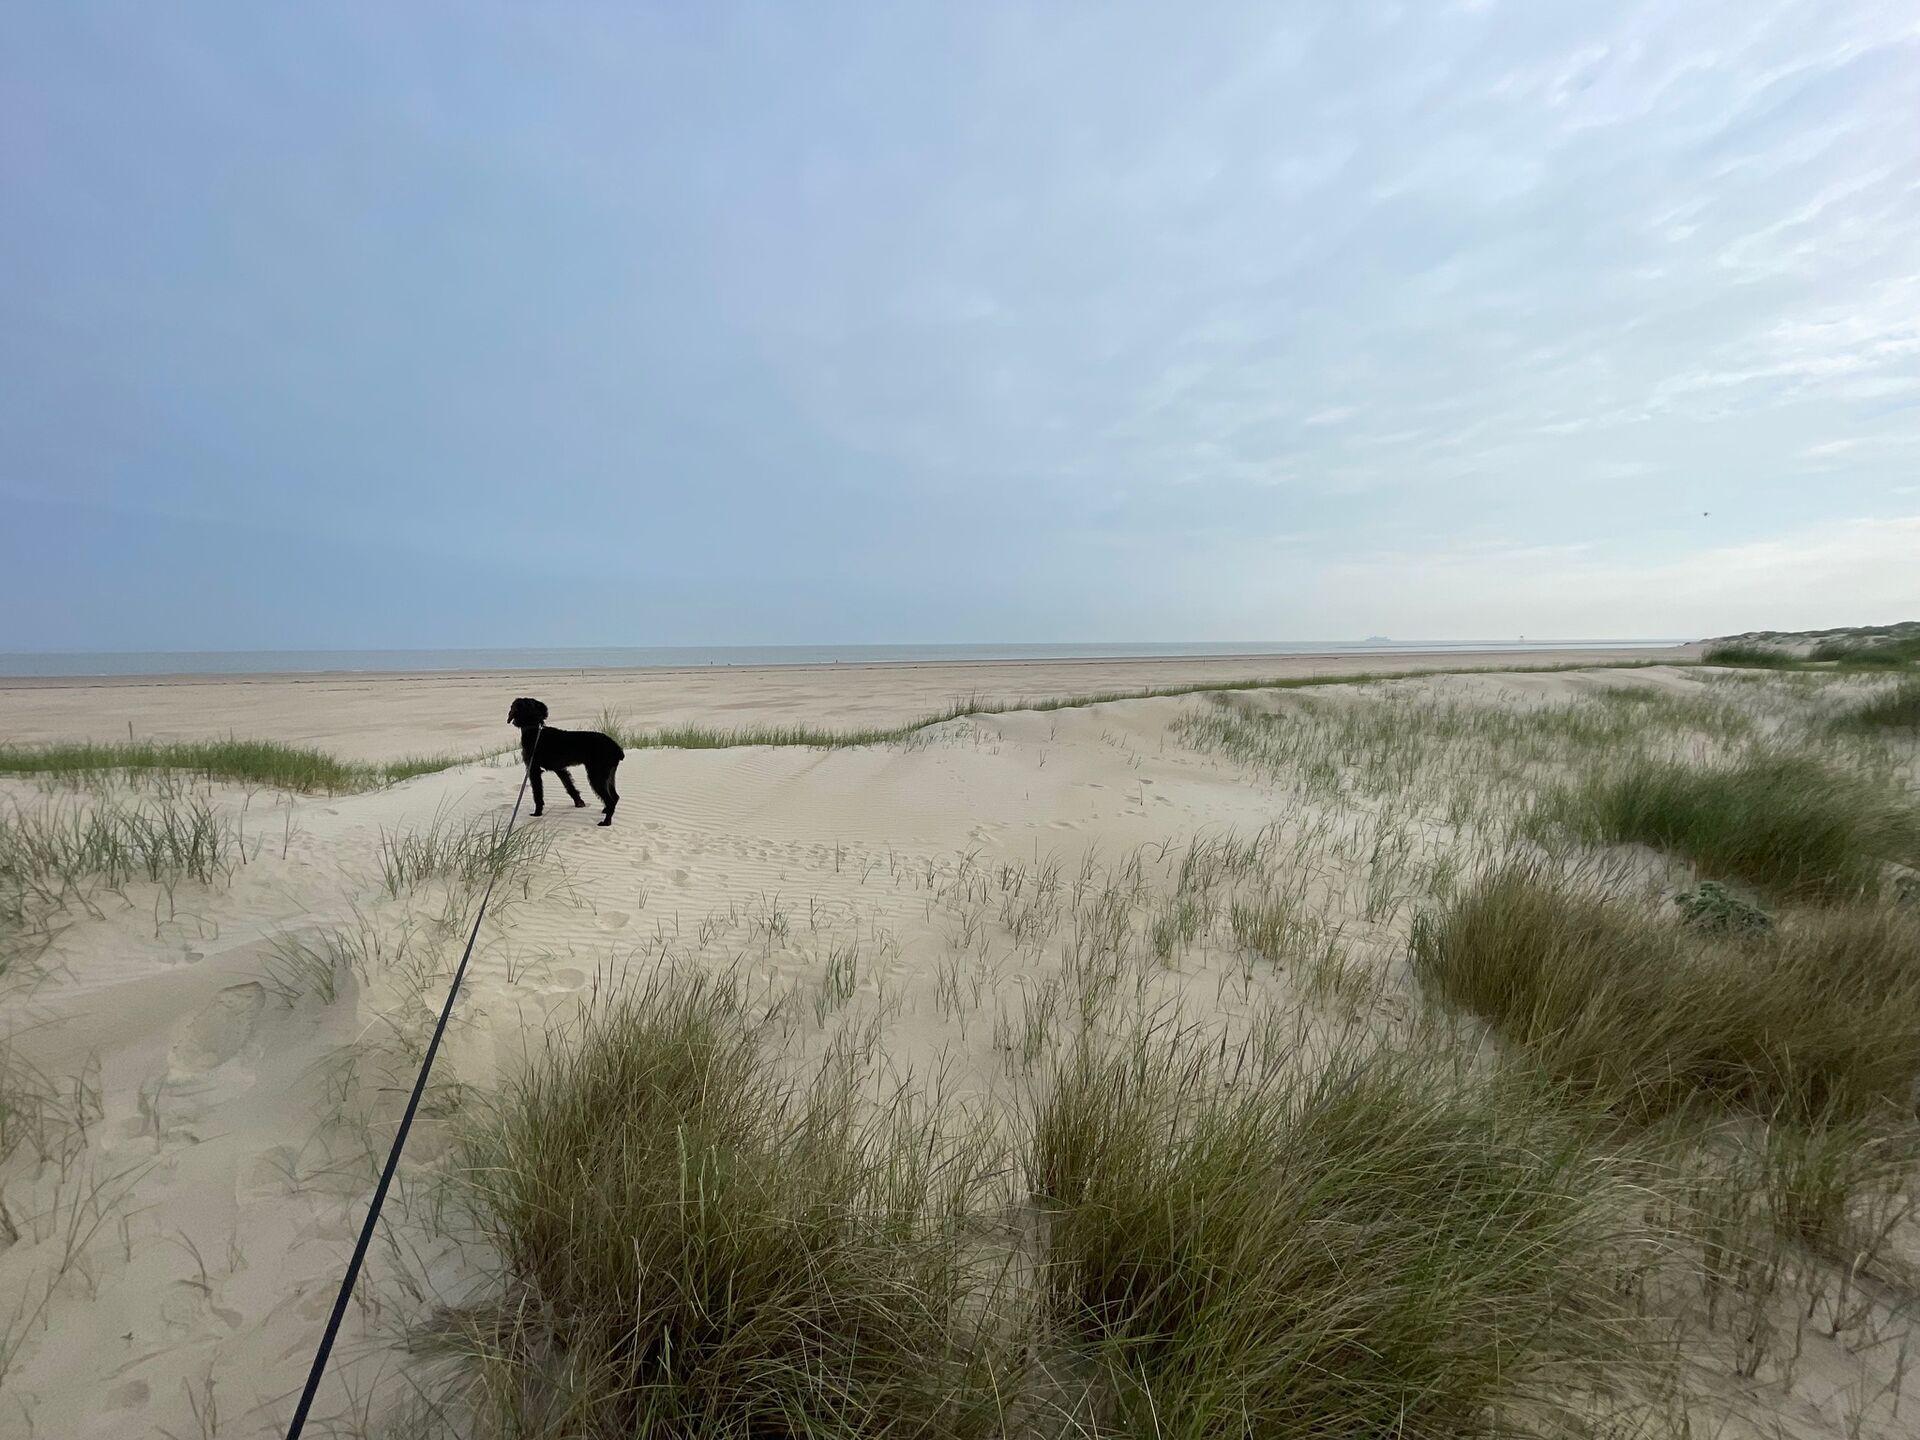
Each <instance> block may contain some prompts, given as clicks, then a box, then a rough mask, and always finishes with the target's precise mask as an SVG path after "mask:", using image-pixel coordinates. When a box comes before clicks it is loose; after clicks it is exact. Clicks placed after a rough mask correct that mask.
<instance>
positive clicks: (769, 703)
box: [0, 646, 1698, 760]
mask: <svg viewBox="0 0 1920 1440" xmlns="http://www.w3.org/2000/svg"><path fill="white" fill-rule="evenodd" d="M1697 649H1698V647H1697V646H1679V647H1673V648H1666V649H1658V650H1551V651H1533V652H1528V653H1526V654H1514V653H1511V652H1498V651H1483V652H1472V651H1466V652H1460V653H1457V654H1444V655H1441V654H1432V653H1423V654H1382V653H1373V652H1367V653H1363V654H1356V655H1344V656H1342V655H1288V656H1272V655H1263V656H1243V657H1209V658H1205V659H1155V660H1040V661H1018V662H1013V661H986V662H979V663H967V664H939V665H918V664H888V665H792V666H732V667H708V668H706V669H698V670H515V671H487V672H479V673H470V674H463V673H445V674H441V673H436V674H423V675H256V676H246V675H234V676H227V675H185V676H128V677H104V678H98V679H34V678H25V679H22V678H5V677H0V735H5V736H6V737H7V738H9V739H10V740H14V741H27V742H33V741H42V740H59V739H73V738H78V739H90V740H124V739H125V738H126V737H127V727H128V725H129V724H131V725H132V726H133V729H134V733H135V734H137V735H138V736H139V737H140V738H142V739H148V740H156V739H157V740H178V739H198V738H204V737H207V736H220V735H226V734H229V733H231V734H235V735H241V736H245V737H248V738H250V739H252V738H259V739H271V740H284V741H287V742H289V743H296V744H306V745H318V746H320V747H321V748H322V749H325V750H329V751H331V752H333V753H334V754H336V755H338V756H340V757H341V758H342V759H347V760H384V759H391V758H394V757H397V756H401V755H418V754H445V753H457V754H473V753H480V752H485V751H490V750H494V749H501V748H505V747H507V746H510V745H512V744H514V743H516V737H515V735H514V732H513V731H511V730H509V729H508V728H507V724H506V715H507V704H508V702H509V701H510V700H512V699H513V698H514V697H515V696H516V695H532V696H536V697H538V698H540V699H543V700H545V701H546V702H547V703H548V705H549V706H551V707H552V710H553V723H554V724H556V725H562V726H567V727H570V728H575V729H579V728H584V727H587V726H590V725H591V724H592V723H593V721H594V718H595V717H596V716H598V715H599V714H600V712H601V710H602V709H603V708H611V709H614V710H617V711H619V712H621V713H622V714H623V715H624V716H625V718H626V719H627V720H628V721H629V722H630V723H632V724H635V725H639V726H664V725H678V724H686V723H699V724H703V725H715V726H741V725H758V724H796V725H797V724H807V725H833V726H843V727H849V728H860V727H879V726H890V725H899V724H902V723H904V722H906V721H909V720H917V719H919V718H920V717H922V716H924V715H928V714H931V713H934V712H936V711H940V710H943V709H945V708H947V707H948V706H949V705H951V704H953V703H954V702H955V701H957V700H961V699H964V698H966V697H968V696H979V697H983V698H987V699H995V700H1004V699H1024V700H1038V699H1043V698H1047V697H1052V696H1062V695H1087V694H1105V693H1109V692H1112V691H1116V690H1145V689H1153V688H1158V687H1165V686H1174V685H1195V684H1219V683H1222V682H1227V681H1234V680H1245V679H1249V678H1256V677H1257V678H1263V679H1277V678H1282V677H1289V676H1305V675H1352V674H1357V673H1361V672H1366V673H1371V674H1380V675H1385V674H1400V673H1402V672H1404V671H1407V670H1424V669H1433V668H1438V667H1445V668H1448V669H1472V668H1475V667H1480V666H1510V665H1564V664H1577V663H1581V662H1594V663H1605V662H1607V661H1612V660H1674V659H1688V658H1692V657H1693V656H1694V654H1695V653H1696V651H1697Z"/></svg>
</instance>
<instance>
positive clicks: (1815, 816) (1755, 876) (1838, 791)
mask: <svg viewBox="0 0 1920 1440" xmlns="http://www.w3.org/2000/svg"><path fill="white" fill-rule="evenodd" d="M1539 815H1540V817H1541V818H1542V819H1544V820H1547V821H1551V822H1555V823H1558V824H1560V825H1563V826H1565V827H1567V828H1569V829H1571V830H1572V831H1574V832H1575V833H1577V834H1578V835H1580V836H1581V837H1582V838H1584V839H1586V840H1588V841H1592V842H1598V843H1608V842H1613V843H1617V842H1621V841H1638V842H1640V843H1642V844H1646V845H1652V846H1655V847H1657V848H1659V849H1663V850H1669V851H1672V852H1674V853H1675V854H1678V855H1682V856H1684V857H1686V858H1687V859H1688V860H1690V861H1692V862H1693V863H1694V864H1696V865H1698V866H1699V867H1700V868H1701V869H1702V870H1703V871H1705V872H1706V873H1707V874H1709V875H1714V876H1719V877H1723V878H1728V879H1735V880H1744V881H1746V882H1748V883H1750V884H1754V885H1758V886H1762V887H1764V888H1766V889H1768V890H1770V891H1772V892H1774V893H1776V894H1778V895H1780V896H1782V897H1784V898H1787V899H1795V900H1817V901H1836V900H1842V899H1847V898H1850V897H1855V896H1861V895H1871V894H1873V893H1875V892H1877V891H1878V890H1879V889H1880V888H1881V885H1882V882H1883V878H1884V865H1885V862H1887V861H1889V860H1893V861H1899V862H1903V863H1907V864H1913V863H1915V862H1916V861H1920V807H1916V805H1915V804H1914V802H1913V800H1912V798H1911V797H1910V796H1908V795H1907V794H1906V793H1904V790H1903V787H1901V786H1899V785H1898V784H1897V783H1895V782H1893V781H1891V780H1890V779H1889V777H1887V776H1885V775H1883V774H1875V773H1871V772H1869V771H1867V770H1863V769H1853V768H1842V767H1841V766H1838V765H1835V764H1832V763H1829V762H1828V761H1825V760H1821V759H1816V758H1814V757H1813V756H1811V755H1807V754H1802V753H1794V752H1787V751H1779V750H1761V751H1755V752H1753V753H1751V754H1749V755H1748V756H1746V757H1745V758H1743V759H1741V760H1739V761H1737V762H1736V763H1734V764H1732V765H1728V766H1700V765H1694V764H1687V763H1683V762H1678V761H1666V760H1655V759H1649V758H1644V757H1641V758H1636V759H1633V760H1630V761H1627V762H1625V763H1613V764H1610V765H1607V766H1605V767H1604V768H1602V769H1599V770H1597V771H1595V772H1593V773H1591V774H1590V775H1589V776H1588V777H1587V778H1586V779H1585V780H1584V781H1583V782H1581V783H1580V784H1578V785H1575V786H1573V787H1570V788H1567V789H1564V790H1561V791H1559V792H1556V793H1554V794H1551V795H1549V796H1548V797H1547V798H1546V799H1545V801H1544V802H1543V804H1542V806H1541V809H1540V811H1539Z"/></svg>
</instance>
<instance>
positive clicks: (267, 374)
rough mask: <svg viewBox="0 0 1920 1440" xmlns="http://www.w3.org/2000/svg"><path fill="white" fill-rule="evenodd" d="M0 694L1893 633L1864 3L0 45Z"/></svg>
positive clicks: (1875, 46)
mask: <svg viewBox="0 0 1920 1440" xmlns="http://www.w3.org/2000/svg"><path fill="white" fill-rule="evenodd" d="M6 31H7V41H6V43H5V45H4V46H0V217H3V219H0V505H3V506H4V509H3V510H0V513H3V514H4V516H5V521H4V524H0V650H76V649H97V650H137V649H164V650H185V649H225V648H234V649H288V648H328V647H339V648H360V647H394V648H399V647H416V646H419V647H439V646H511V645H524V646H535V645H623V644H624V645H672V644H808V643H821V644H831V643H843V644H854V643H867V642H874V643H912V642H929V643H931V642H996V641H998V642H1009V641H1075V640H1081V641H1126V640H1156V641H1174V640H1236V639H1244V640H1287V639H1302V640H1306V639H1344V638H1351V637H1358V636H1363V635H1375V634H1378V635H1386V636H1390V637H1393V638H1395V639H1408V640H1416V639H1418V640H1433V639H1511V638H1513V637H1515V636H1518V635H1526V636H1529V637H1534V638H1544V637H1576V638H1598V637H1688V636H1696V635H1710V634H1719V633H1727V632H1731V631H1738V630H1747V629H1755V628H1800V627H1809V626H1825V625H1840V624H1860V623H1876V622H1885V621H1890V620H1896V619H1911V618H1920V10H1917V9H1916V8H1915V7H1914V6H1912V5H1910V4H1905V3H1894V0H1887V3H1852V0H1819V3H1810V0H1796V3H1792V4H1775V3H1762V0H1689V3H1672V4H1633V3H1620V4H1613V3H1609V4H1604V5H1596V4H1592V3H1590V0H1582V3H1559V0H1504V3H1498V0H1495V3H1461V4H1443V3H1438V0H1432V3H1418V4H1415V3H1408V4H1386V3H1371V0H1338V3H1336V0H1322V3H1315V4H1307V3H1291V4H1284V5H1276V4H1272V3H1267V0H1260V3H1249V4H1215V3H1207V0H1202V3H1197V4H1182V5H1168V4H1164V3H1159V0H1154V3H1146V4H1133V5H1129V4H1115V5H1069V4H1059V3H1049V4H1032V5H1008V4H997V3H992V0H987V3H968V4H953V5H906V6H898V5H881V4H868V5H847V6H841V5H835V4H829V3H819V4H808V5H790V4H765V5H736V4H730V3H702V4H688V3H676V4H663V5H643V4H636V3H618V4H605V5H581V4H566V3H544V4H539V5H526V4H521V3H513V4H497V5H490V4H484V3H471V0H462V3H459V4H431V3H424V0H423V3H409V4H405V5H394V4H390V3H379V4H354V3H333V4H328V5H320V6H297V7H296V6H266V5H260V4H258V3H255V0H247V3H230V4H218V3H205V4H196V5H193V6H160V5H153V4H150V3H144V0H140V3H127V4H95V3H88V0H74V3H69V4H59V5H42V4H31V3H24V0H20V3H14V4H10V5H9V6H8V7H7V20H6Z"/></svg>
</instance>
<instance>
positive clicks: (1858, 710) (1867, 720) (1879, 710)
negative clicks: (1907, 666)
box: [1833, 676, 1920, 731]
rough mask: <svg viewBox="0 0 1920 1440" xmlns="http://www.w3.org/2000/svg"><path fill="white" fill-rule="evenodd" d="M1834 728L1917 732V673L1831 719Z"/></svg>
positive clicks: (1919, 706)
mask: <svg viewBox="0 0 1920 1440" xmlns="http://www.w3.org/2000/svg"><path fill="white" fill-rule="evenodd" d="M1833 723H1834V725H1835V727H1836V728H1838V729H1841V730H1854V731H1886V730H1914V731H1920V676H1908V677H1905V678H1903V679H1901V680H1900V681H1899V683H1898V684H1896V685H1894V686H1892V687H1891V688H1889V689H1885V690H1880V691H1877V692H1876V693H1874V694H1872V695H1870V696H1868V697H1867V698H1866V699H1865V700H1862V701H1860V702H1859V703H1858V704H1856V705H1854V706H1852V707H1851V708H1849V709H1847V710H1843V711H1842V712H1840V713H1839V714H1838V715H1836V716H1835V717H1834V718H1833Z"/></svg>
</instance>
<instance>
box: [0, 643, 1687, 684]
mask: <svg viewBox="0 0 1920 1440" xmlns="http://www.w3.org/2000/svg"><path fill="white" fill-rule="evenodd" d="M1703 643H1704V642H1700V641H1676V642H1674V643H1672V644H1669V645H1640V644H1633V643H1623V644H1620V645H1539V646H1532V645H1529V646H1505V647H1501V648H1498V649H1494V648H1489V647H1487V646H1484V645H1479V646H1460V647H1457V648H1456V647H1429V648H1422V649H1410V648H1409V649H1397V648H1396V649H1388V648H1385V647H1381V648H1370V649H1354V650H1247V651H1233V652H1230V653H1219V654H1214V653H1207V654H1196V655H1065V656H1022V657H1008V658H1001V657H994V656H982V657H978V658H964V659H951V660H949V659H932V660H797V661H792V662H787V663H779V662H756V663H751V664H734V663H733V662H731V661H729V662H726V663H724V664H712V663H709V664H706V665H550V666H547V665H543V666H537V667H535V666H501V667H495V668H492V669H488V668H484V667H480V666H474V667H464V668H454V669H445V670H219V671H204V670H182V671H166V672H155V673H152V674H126V675H115V674H107V673H101V674H75V675H5V674H0V691H5V690H84V689H132V688H139V687H142V686H153V687H171V686H179V685H272V684H285V685H300V684H308V685H317V684H338V683H342V682H351V683H356V684H377V683H380V682H383V681H395V682H402V681H413V682H420V681H429V682H431V681H455V680H460V681H489V680H497V679H499V678H501V677H503V676H508V675H522V676H528V677H532V678H540V677H543V676H552V677H555V678H559V677H621V678H625V677H634V676H643V675H645V676H662V677H668V676H675V677H686V676H692V675H716V674H722V675H755V674H761V673H775V674H785V673H792V672H796V671H817V672H822V673H827V674H859V673H862V672H866V671H902V670H907V671H911V670H967V669H1046V668H1050V667H1054V666H1060V667H1068V666H1095V665H1169V666H1171V665H1196V664H1197V665H1228V664H1237V665H1259V664H1268V665H1271V664H1287V663H1297V662H1302V661H1314V662H1320V661H1334V660H1340V661H1362V660H1368V659H1377V660H1388V661H1393V662H1395V663H1396V665H1398V664H1401V663H1404V662H1406V661H1408V660H1412V659H1416V658H1427V659H1433V660H1436V661H1445V660H1457V659H1463V658H1468V659H1475V660H1483V659H1488V658H1492V657H1507V658H1510V659H1512V660H1514V661H1515V662H1516V663H1522V662H1524V661H1526V660H1527V659H1530V658H1535V657H1540V656H1546V655H1575V656H1580V657H1588V656H1591V657H1594V658H1595V659H1596V661H1600V660H1602V659H1603V658H1604V657H1615V658H1618V657H1630V658H1634V659H1644V658H1649V657H1654V656H1659V657H1662V658H1670V659H1676V660H1681V659H1689V658H1692V655H1693V652H1696V651H1698V650H1699V649H1700V648H1701V646H1702V644H1703ZM1356 673H1359V672H1356Z"/></svg>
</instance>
